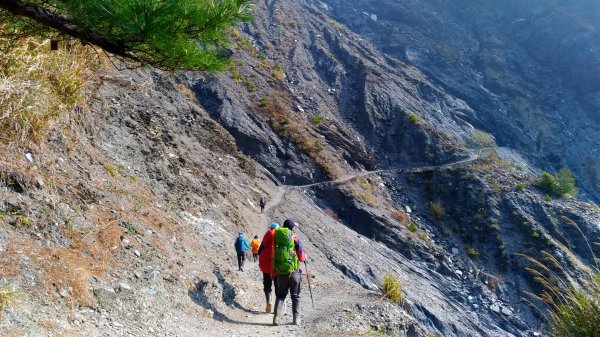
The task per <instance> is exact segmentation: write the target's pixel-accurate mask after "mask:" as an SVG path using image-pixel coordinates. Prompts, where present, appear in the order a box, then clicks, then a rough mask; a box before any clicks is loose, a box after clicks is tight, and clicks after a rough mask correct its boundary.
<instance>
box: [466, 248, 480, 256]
mask: <svg viewBox="0 0 600 337" xmlns="http://www.w3.org/2000/svg"><path fill="white" fill-rule="evenodd" d="M467 255H469V257H470V258H471V259H476V258H477V257H479V252H478V251H477V250H476V249H475V248H473V247H469V248H468V249H467Z"/></svg>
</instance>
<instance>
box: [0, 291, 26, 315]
mask: <svg viewBox="0 0 600 337" xmlns="http://www.w3.org/2000/svg"><path fill="white" fill-rule="evenodd" d="M21 297H22V294H21V293H20V292H18V291H16V290H13V289H11V287H10V285H9V284H8V283H5V284H3V285H1V286H0V319H1V318H2V314H3V313H4V310H5V309H6V308H9V307H11V306H12V305H14V304H15V303H16V302H17V301H18V300H19V299H21Z"/></svg>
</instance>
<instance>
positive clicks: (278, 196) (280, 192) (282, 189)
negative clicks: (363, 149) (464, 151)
mask: <svg viewBox="0 0 600 337" xmlns="http://www.w3.org/2000/svg"><path fill="white" fill-rule="evenodd" d="M479 158H480V155H478V154H476V153H469V156H468V157H467V158H464V159H461V160H458V161H455V162H451V163H446V164H441V165H432V166H421V167H402V168H391V169H382V170H374V171H365V172H359V173H355V174H351V175H347V176H344V177H341V178H339V179H336V180H328V181H321V182H318V183H312V184H307V185H283V184H282V185H278V186H277V189H276V193H275V194H274V195H273V197H272V199H271V200H270V202H269V203H267V205H266V206H265V210H264V212H263V213H262V214H261V223H263V224H264V223H266V222H267V221H268V219H267V215H268V214H267V213H268V212H269V211H270V210H273V209H275V208H277V207H278V206H279V204H281V203H282V202H283V200H285V195H286V193H287V192H289V191H290V190H301V189H307V188H312V187H319V186H333V185H342V184H344V183H347V182H349V181H353V180H355V179H357V178H362V177H366V176H370V175H373V174H379V173H386V172H402V171H404V172H428V171H434V170H438V169H447V168H452V167H457V166H461V165H465V164H469V163H472V162H474V161H475V160H478V159H479Z"/></svg>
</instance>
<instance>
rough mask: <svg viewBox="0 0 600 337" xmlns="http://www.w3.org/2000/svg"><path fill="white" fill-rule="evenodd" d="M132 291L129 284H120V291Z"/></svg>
mask: <svg viewBox="0 0 600 337" xmlns="http://www.w3.org/2000/svg"><path fill="white" fill-rule="evenodd" d="M130 290H131V286H130V285H129V284H127V283H124V282H123V283H119V291H120V292H123V291H130Z"/></svg>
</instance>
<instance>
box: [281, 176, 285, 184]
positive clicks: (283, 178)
mask: <svg viewBox="0 0 600 337" xmlns="http://www.w3.org/2000/svg"><path fill="white" fill-rule="evenodd" d="M281 178H282V180H283V184H284V185H285V176H283V177H281Z"/></svg>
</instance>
